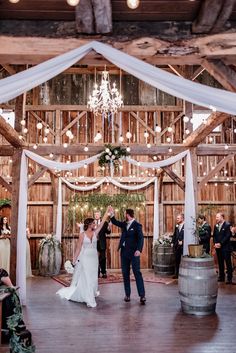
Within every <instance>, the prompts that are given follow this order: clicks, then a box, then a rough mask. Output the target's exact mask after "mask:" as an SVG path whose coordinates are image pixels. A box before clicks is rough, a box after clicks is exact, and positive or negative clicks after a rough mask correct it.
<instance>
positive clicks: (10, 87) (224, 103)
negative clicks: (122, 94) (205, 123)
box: [0, 41, 236, 114]
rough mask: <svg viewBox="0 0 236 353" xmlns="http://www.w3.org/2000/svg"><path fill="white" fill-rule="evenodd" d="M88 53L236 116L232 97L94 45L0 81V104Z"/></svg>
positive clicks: (235, 96) (134, 74)
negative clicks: (98, 55) (102, 57)
mask: <svg viewBox="0 0 236 353" xmlns="http://www.w3.org/2000/svg"><path fill="white" fill-rule="evenodd" d="M91 50H95V51H96V52H97V53H99V54H101V55H103V56H104V57H105V58H106V59H108V60H109V61H110V62H112V63H113V64H115V65H116V66H118V67H120V68H121V69H123V70H124V71H126V72H128V73H130V74H131V75H133V76H135V77H137V78H139V79H140V80H142V81H144V82H146V83H148V84H150V85H152V86H154V87H156V88H158V89H160V90H162V91H164V92H167V93H169V94H171V95H173V96H176V97H179V98H181V99H184V100H186V101H189V102H192V103H195V104H198V105H202V106H205V107H208V108H210V109H211V108H212V107H214V108H215V109H216V110H218V111H221V112H225V113H229V114H236V103H235V102H236V94H235V93H232V92H228V91H226V90H222V89H217V88H213V87H209V86H206V85H202V84H199V83H196V82H192V81H191V80H187V79H184V78H182V77H178V76H176V75H174V74H171V73H168V72H166V71H164V70H161V69H158V68H156V67H155V66H153V65H150V64H147V63H145V62H143V61H141V60H139V59H136V58H134V57H132V56H130V55H128V54H125V53H123V52H122V51H119V50H117V49H114V48H112V47H110V46H109V45H106V44H103V43H100V42H97V41H92V42H90V43H87V44H85V45H83V46H81V47H79V48H77V49H74V50H71V51H69V52H67V53H65V54H62V55H60V56H57V57H55V58H53V59H50V60H47V61H45V62H44V63H41V64H39V65H37V66H34V67H32V68H30V69H28V70H25V71H22V72H20V73H17V74H15V75H12V76H10V77H7V78H4V79H2V80H0V103H4V102H7V101H9V100H10V99H13V98H15V97H17V96H19V95H20V94H22V93H23V92H27V91H29V90H30V89H32V88H33V87H36V86H38V85H40V84H41V83H43V82H46V81H48V80H50V79H51V78H53V77H54V76H56V75H58V74H59V73H61V72H63V71H64V70H66V69H67V68H69V67H70V66H72V65H73V64H75V63H76V62H78V61H79V60H80V59H82V58H83V57H84V56H86V55H87V54H88V53H89V52H90V51H91Z"/></svg>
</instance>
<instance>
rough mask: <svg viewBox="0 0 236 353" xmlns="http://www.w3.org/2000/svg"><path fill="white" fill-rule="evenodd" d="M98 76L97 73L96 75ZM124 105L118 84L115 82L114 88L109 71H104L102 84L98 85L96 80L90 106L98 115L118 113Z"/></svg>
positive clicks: (89, 102)
mask: <svg viewBox="0 0 236 353" xmlns="http://www.w3.org/2000/svg"><path fill="white" fill-rule="evenodd" d="M95 76H96V75H95ZM122 106H123V100H122V96H121V95H120V93H119V91H118V89H117V88H116V84H115V83H113V85H112V88H111V85H110V81H109V72H108V71H107V70H106V68H105V70H104V71H102V79H101V85H100V87H98V85H97V83H96V81H95V84H94V89H93V92H92V95H90V97H89V101H88V108H89V109H90V110H91V111H92V112H93V113H94V115H95V116H97V115H99V114H100V115H103V114H104V115H105V116H107V115H108V113H116V112H117V110H118V109H119V108H121V107H122Z"/></svg>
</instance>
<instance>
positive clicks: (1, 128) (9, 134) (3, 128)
mask: <svg viewBox="0 0 236 353" xmlns="http://www.w3.org/2000/svg"><path fill="white" fill-rule="evenodd" d="M0 133H1V135H2V136H4V137H5V139H6V140H7V141H8V142H9V143H10V144H11V145H12V146H13V147H16V148H21V147H25V146H26V144H25V143H24V142H23V141H22V140H21V139H20V138H19V135H18V133H17V132H16V130H15V129H13V127H11V125H10V124H8V123H7V122H6V120H5V119H4V118H3V117H2V116H1V115H0Z"/></svg>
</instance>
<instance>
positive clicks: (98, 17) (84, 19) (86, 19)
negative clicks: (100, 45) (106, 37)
mask: <svg viewBox="0 0 236 353" xmlns="http://www.w3.org/2000/svg"><path fill="white" fill-rule="evenodd" d="M75 21H76V30H77V32H78V33H87V34H92V33H102V34H107V33H110V32H112V7H111V1H110V0H80V2H79V5H77V6H76V9H75Z"/></svg>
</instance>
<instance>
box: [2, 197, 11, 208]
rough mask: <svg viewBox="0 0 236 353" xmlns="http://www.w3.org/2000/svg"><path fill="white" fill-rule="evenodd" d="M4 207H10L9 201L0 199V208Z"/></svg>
mask: <svg viewBox="0 0 236 353" xmlns="http://www.w3.org/2000/svg"><path fill="white" fill-rule="evenodd" d="M4 206H11V200H10V199H0V208H1V207H4Z"/></svg>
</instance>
